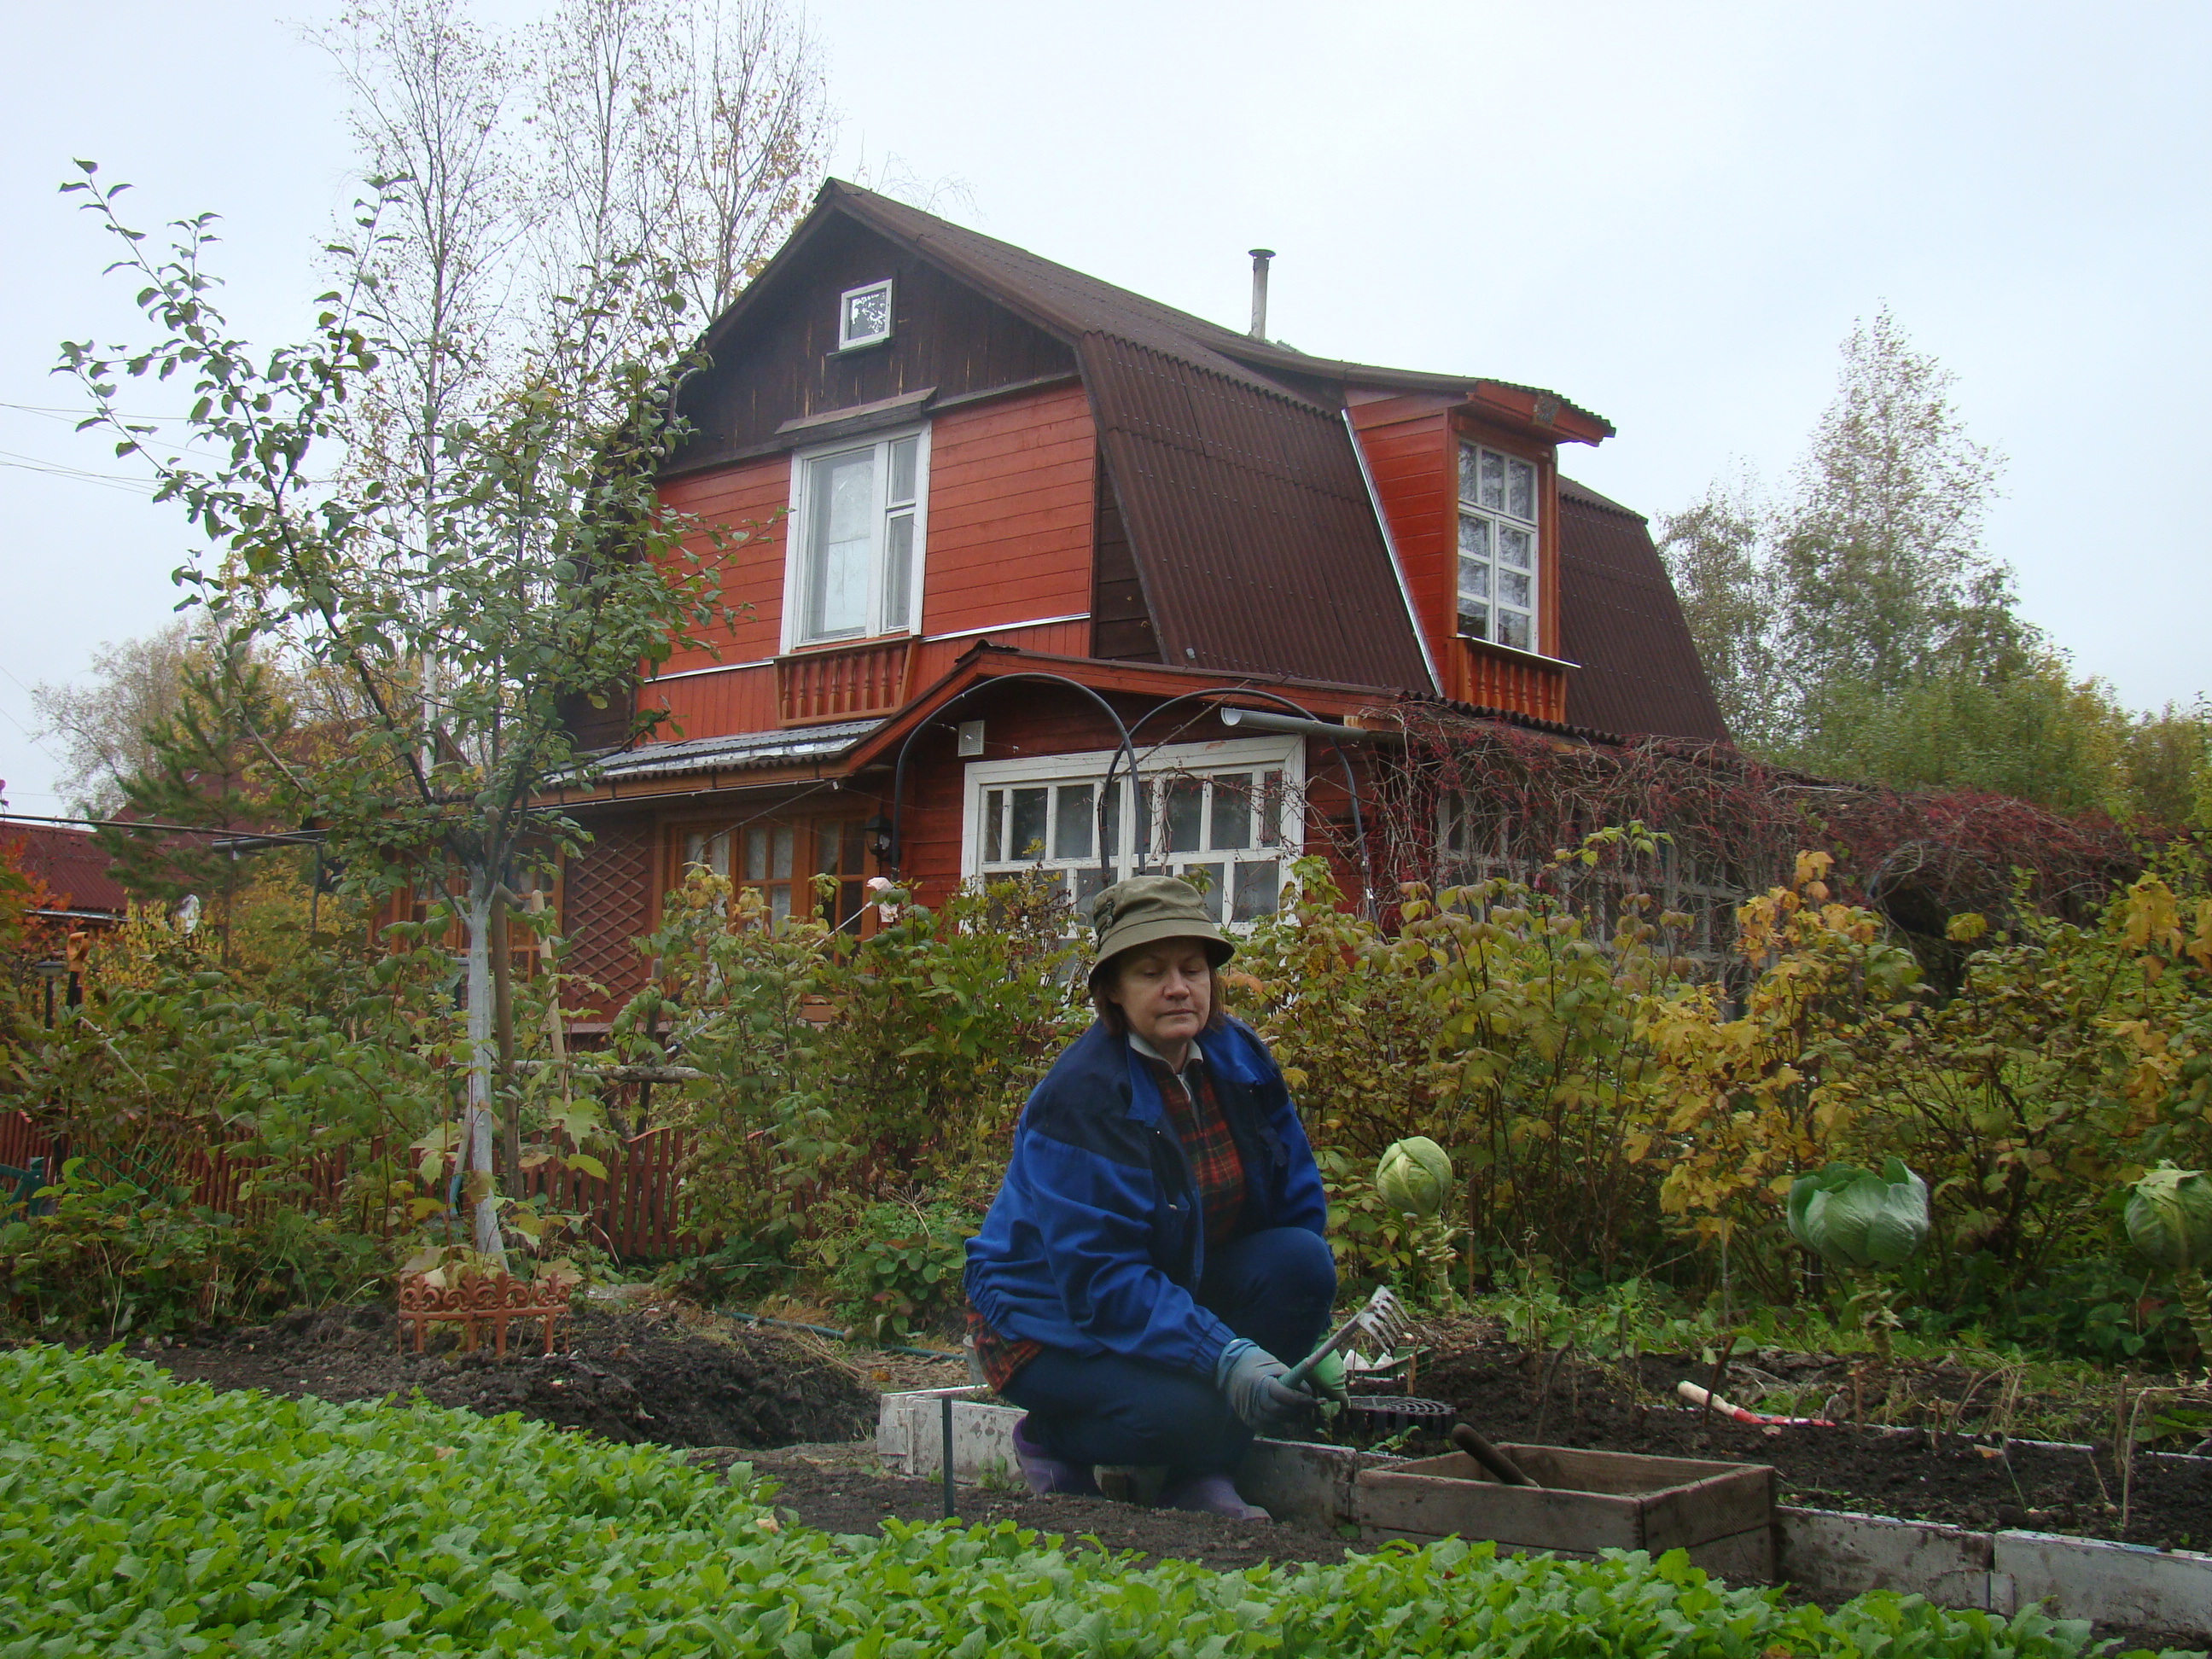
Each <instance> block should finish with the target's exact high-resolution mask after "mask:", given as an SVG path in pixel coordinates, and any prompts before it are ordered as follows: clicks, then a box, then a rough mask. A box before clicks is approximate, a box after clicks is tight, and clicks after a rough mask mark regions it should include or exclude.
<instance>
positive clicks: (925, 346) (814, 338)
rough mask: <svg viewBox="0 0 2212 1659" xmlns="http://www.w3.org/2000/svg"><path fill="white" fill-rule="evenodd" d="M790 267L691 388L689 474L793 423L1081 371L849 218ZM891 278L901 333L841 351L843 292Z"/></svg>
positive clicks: (816, 235) (823, 228) (895, 328)
mask: <svg viewBox="0 0 2212 1659" xmlns="http://www.w3.org/2000/svg"><path fill="white" fill-rule="evenodd" d="M792 252H793V255H795V258H794V259H793V263H792V264H791V266H790V267H789V268H787V269H785V270H781V271H780V272H779V273H778V275H777V277H776V279H775V281H774V282H773V283H769V284H768V285H767V286H766V287H764V288H763V291H762V294H761V296H760V301H759V303H758V304H757V305H752V306H746V305H744V304H743V303H742V302H741V303H740V307H739V310H738V313H737V314H736V315H735V316H733V317H732V319H731V322H730V325H729V326H728V327H727V328H726V330H724V331H720V332H716V333H711V334H709V336H708V342H707V349H708V356H710V357H711V358H712V360H713V362H712V364H711V366H710V367H708V368H707V369H706V370H705V371H704V372H702V374H698V375H696V376H695V377H694V378H693V379H692V380H690V382H689V383H688V384H687V385H686V386H685V387H684V393H683V396H682V398H681V399H680V406H681V407H682V410H683V411H684V415H685V416H688V417H689V418H690V421H691V422H692V425H693V427H694V428H696V436H695V437H694V438H693V439H692V441H690V444H689V445H687V446H686V447H685V448H684V451H683V452H682V453H680V454H678V456H677V457H676V460H675V466H676V468H678V469H679V470H688V469H690V468H693V467H697V466H701V465H711V464H712V463H714V462H715V461H717V460H721V459H729V458H731V457H732V456H734V455H735V454H737V453H738V452H740V451H743V450H745V449H747V448H749V447H752V446H754V445H757V444H763V443H769V442H774V441H776V428H778V427H780V426H781V425H782V424H783V423H784V422H787V421H792V420H798V419H801V418H803V417H805V416H810V415H820V414H824V413H826V412H828V411H829V410H838V409H850V408H853V407H854V406H855V405H857V404H871V403H876V402H879V401H881V400H883V399H884V398H896V397H900V396H902V395H904V394H906V393H908V392H920V391H922V390H924V389H925V388H927V387H932V386H933V387H935V388H936V391H937V395H938V396H939V398H953V397H961V396H965V395H966V394H968V393H969V392H987V391H989V390H991V389H993V388H994V387H998V386H1017V385H1019V384H1021V383H1023V382H1024V381H1030V380H1040V379H1042V378H1044V377H1046V376H1048V375H1060V374H1073V373H1074V372H1075V359H1074V356H1073V354H1072V353H1071V352H1070V351H1069V350H1068V349H1067V348H1066V346H1065V345H1063V344H1061V343H1060V342H1059V341H1058V340H1056V339H1054V337H1052V336H1050V335H1049V334H1047V333H1045V332H1044V331H1042V330H1041V329H1038V328H1035V327H1033V326H1031V325H1030V324H1028V323H1026V322H1024V321H1023V320H1022V319H1020V318H1019V317H1017V316H1016V315H1015V314H1014V313H1012V312H1011V311H1008V310H1007V309H1006V307H1003V306H1001V305H999V304H996V303H994V301H991V300H988V299H987V298H985V297H984V295H982V294H981V293H980V292H979V291H977V290H976V289H975V288H973V287H971V286H969V285H968V284H966V283H960V282H957V281H955V280H954V279H953V278H951V277H950V276H945V274H944V273H943V272H942V271H940V270H938V269H937V268H936V267H935V266H934V265H932V264H929V263H928V262H927V261H926V260H924V259H923V258H921V257H920V256H919V255H918V254H915V253H912V252H907V251H906V250H904V249H902V248H901V247H900V246H898V245H897V244H896V243H894V242H892V241H890V240H888V239H887V238H885V237H884V236H881V235H879V234H877V233H876V232H874V231H872V230H870V229H868V228H866V227H864V226H862V225H860V224H859V223H857V222H854V221H853V220H851V219H848V218H846V217H844V216H841V215H834V214H833V215H830V216H827V217H825V218H824V219H823V220H822V221H821V222H819V224H818V225H817V228H816V229H815V230H814V231H813V232H812V233H811V236H810V238H809V240H807V241H806V242H805V244H804V245H803V246H800V247H798V248H795V249H793V250H792ZM886 276H888V277H890V278H891V279H892V283H893V288H892V291H891V299H892V321H891V337H890V340H889V341H887V342H885V343H884V344H881V345H876V346H868V347H865V348H863V349H860V350H857V351H840V350H839V349H837V302H838V296H839V295H841V294H842V293H844V292H845V291H847V290H848V289H855V288H860V287H864V286H866V284H868V283H878V282H881V281H882V280H883V279H884V277H886Z"/></svg>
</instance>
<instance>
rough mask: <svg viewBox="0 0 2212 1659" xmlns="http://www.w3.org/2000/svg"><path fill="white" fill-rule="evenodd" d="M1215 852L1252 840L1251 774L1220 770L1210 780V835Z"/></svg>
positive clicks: (1240, 845) (1227, 849) (1241, 845)
mask: <svg viewBox="0 0 2212 1659" xmlns="http://www.w3.org/2000/svg"><path fill="white" fill-rule="evenodd" d="M1207 844H1208V845H1209V846H1211V847H1212V848H1213V850H1214V851H1216V852H1229V851H1234V850H1236V849H1237V848H1244V847H1249V846H1250V845H1251V844H1252V775H1251V774H1250V773H1249V772H1225V773H1223V774H1221V775H1219V776H1218V777H1216V778H1215V779H1214V780H1213V839H1212V842H1209V843H1207Z"/></svg>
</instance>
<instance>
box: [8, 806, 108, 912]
mask: <svg viewBox="0 0 2212 1659" xmlns="http://www.w3.org/2000/svg"><path fill="white" fill-rule="evenodd" d="M15 842H20V843H21V847H22V855H21V864H22V867H23V869H24V871H25V872H27V874H30V875H33V876H35V877H37V878H39V880H40V882H41V883H43V884H45V886H46V889H47V890H48V891H49V892H51V893H52V894H53V896H55V897H56V898H57V899H58V900H60V901H62V902H63V904H64V907H65V908H68V909H70V910H96V911H99V912H100V913H102V914H104V915H114V916H119V915H123V914H124V912H125V910H126V909H127V908H129V906H130V899H129V896H128V895H126V894H125V892H124V890H123V889H122V887H121V886H120V885H118V884H117V882H116V880H115V878H113V877H112V876H111V875H109V874H108V873H107V872H108V866H109V865H110V864H111V863H112V860H110V859H109V858H108V856H107V854H106V851H105V850H104V849H103V848H101V847H100V843H99V842H97V841H95V840H94V839H93V836H92V832H91V831H90V830H89V829H66V828H64V827H63V826H62V825H60V824H52V823H0V844H7V843H15Z"/></svg>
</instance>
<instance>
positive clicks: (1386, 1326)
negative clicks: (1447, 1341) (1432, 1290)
mask: <svg viewBox="0 0 2212 1659" xmlns="http://www.w3.org/2000/svg"><path fill="white" fill-rule="evenodd" d="M1412 1329H1413V1316H1412V1315H1410V1314H1408V1313H1407V1311H1406V1304H1404V1303H1402V1302H1401V1301H1399V1300H1398V1298H1397V1297H1395V1296H1393V1295H1391V1294H1390V1292H1389V1290H1388V1288H1386V1287H1385V1286H1383V1285H1376V1287H1375V1294H1374V1295H1372V1296H1370V1297H1368V1298H1367V1301H1366V1303H1365V1304H1364V1305H1363V1306H1362V1307H1361V1308H1360V1310H1359V1311H1358V1313H1356V1314H1354V1315H1352V1317H1351V1318H1349V1319H1347V1320H1346V1321H1345V1322H1344V1323H1342V1324H1341V1325H1340V1326H1338V1327H1337V1328H1336V1329H1335V1330H1334V1332H1332V1333H1331V1334H1330V1335H1329V1337H1328V1340H1326V1341H1324V1342H1323V1343H1322V1345H1321V1346H1319V1347H1318V1348H1316V1349H1315V1350H1314V1351H1313V1352H1311V1353H1310V1354H1308V1355H1307V1356H1306V1357H1305V1358H1304V1359H1301V1360H1300V1361H1298V1363H1297V1364H1295V1365H1293V1366H1291V1369H1290V1370H1289V1371H1287V1372H1286V1373H1285V1375H1284V1377H1283V1383H1284V1386H1285V1387H1286V1388H1293V1389H1294V1388H1296V1387H1297V1385H1298V1384H1299V1383H1302V1382H1304V1380H1305V1376H1306V1373H1307V1372H1308V1371H1310V1370H1312V1369H1313V1368H1314V1366H1315V1364H1316V1363H1317V1362H1318V1361H1319V1360H1320V1359H1321V1358H1322V1355H1324V1354H1332V1353H1340V1352H1342V1351H1343V1350H1344V1349H1345V1348H1346V1347H1348V1346H1351V1345H1352V1343H1353V1342H1355V1341H1358V1340H1360V1339H1362V1338H1364V1339H1365V1340H1368V1341H1370V1342H1372V1343H1374V1344H1375V1345H1376V1346H1377V1347H1378V1348H1380V1349H1381V1350H1382V1351H1383V1352H1384V1353H1388V1352H1389V1351H1390V1350H1391V1349H1392V1348H1395V1346H1398V1344H1399V1343H1401V1342H1402V1341H1404V1340H1406V1337H1407V1333H1409V1332H1410V1331H1411V1330H1412Z"/></svg>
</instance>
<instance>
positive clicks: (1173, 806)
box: [965, 739, 1304, 925]
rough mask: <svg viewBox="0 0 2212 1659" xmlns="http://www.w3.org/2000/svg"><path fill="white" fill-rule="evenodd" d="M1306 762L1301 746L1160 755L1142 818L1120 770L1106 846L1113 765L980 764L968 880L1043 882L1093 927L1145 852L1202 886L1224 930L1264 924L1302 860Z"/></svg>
mask: <svg viewBox="0 0 2212 1659" xmlns="http://www.w3.org/2000/svg"><path fill="white" fill-rule="evenodd" d="M1302 752H1303V751H1302V749H1301V748H1300V746H1299V745H1298V744H1297V742H1296V740H1295V739H1293V740H1291V742H1290V743H1288V744H1276V743H1272V742H1260V743H1255V742H1237V743H1225V744H1181V745H1176V747H1175V748H1174V749H1172V750H1159V751H1156V752H1155V753H1153V754H1152V755H1151V756H1149V757H1146V760H1145V763H1144V764H1145V774H1146V775H1145V786H1144V808H1143V811H1142V813H1141V815H1140V814H1139V813H1138V812H1137V811H1133V806H1132V792H1131V790H1130V787H1129V784H1128V774H1127V768H1126V766H1124V767H1122V768H1120V769H1116V773H1115V782H1114V786H1113V789H1112V793H1110V794H1109V795H1107V796H1105V797H1104V799H1103V808H1104V811H1103V818H1104V825H1103V830H1104V840H1103V842H1101V840H1100V817H1101V812H1100V808H1101V805H1102V800H1101V794H1100V792H1101V790H1102V789H1103V787H1104V778H1105V771H1106V767H1107V763H1109V760H1110V759H1111V758H1112V756H1111V755H1110V753H1108V752H1104V751H1101V752H1097V753H1092V754H1083V755H1060V756H1051V757H1039V758H1037V759H1035V760H1020V761H1004V762H987V763H977V764H975V765H973V766H971V767H970V768H969V820H968V826H967V834H966V836H965V839H966V842H967V846H968V857H967V860H966V865H967V869H968V872H969V874H970V875H971V876H977V877H988V876H994V875H1012V874H1017V873H1019V872H1024V871H1043V872H1048V873H1049V874H1052V875H1054V876H1055V877H1056V878H1058V880H1059V881H1060V884H1061V886H1062V888H1063V890H1065V891H1066V894H1067V896H1068V899H1069V901H1070V902H1071V903H1073V905H1074V906H1075V908H1076V910H1077V913H1078V915H1087V913H1088V908H1089V905H1090V902H1091V898H1092V897H1093V896H1095V895H1096V894H1097V892H1098V890H1099V889H1100V888H1101V887H1103V886H1104V885H1105V884H1107V883H1108V882H1109V881H1118V880H1121V878H1124V877H1126V876H1128V875H1132V874H1134V873H1135V872H1136V869H1137V865H1138V862H1139V859H1138V854H1139V849H1140V848H1141V850H1142V854H1143V858H1142V862H1143V866H1144V868H1145V870H1146V872H1149V873H1155V874H1157V873H1162V872H1165V873H1168V874H1173V875H1192V874H1197V875H1198V876H1200V878H1201V880H1202V882H1203V884H1204V885H1205V887H1206V904H1207V908H1208V909H1209V910H1211V911H1212V914H1213V915H1214V917H1215V919H1216V920H1217V921H1224V922H1227V923H1230V924H1232V925H1233V924H1239V923H1249V922H1253V921H1257V920H1259V919H1260V918H1261V916H1264V915H1272V914H1273V912H1274V910H1275V908H1276V906H1277V903H1278V902H1279V897H1280V894H1281V890H1282V882H1283V866H1284V864H1285V860H1289V859H1291V858H1293V857H1295V856H1296V855H1297V852H1298V850H1299V848H1298V842H1299V841H1300V839H1301V838H1302V837H1301V829H1302V824H1301V820H1302V817H1303V810H1304V809H1303V801H1302V796H1301V793H1300V790H1299V787H1298V786H1299V784H1300V782H1301V781H1302V776H1301V774H1300V772H1299V761H1300V759H1301V757H1302ZM1102 847H1103V863H1104V864H1105V866H1107V867H1106V868H1105V869H1102V868H1101V865H1102V852H1101V849H1102Z"/></svg>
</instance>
